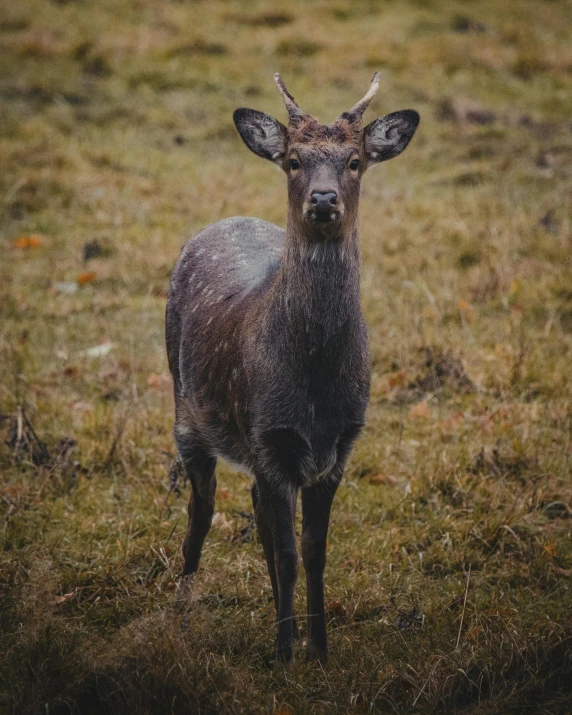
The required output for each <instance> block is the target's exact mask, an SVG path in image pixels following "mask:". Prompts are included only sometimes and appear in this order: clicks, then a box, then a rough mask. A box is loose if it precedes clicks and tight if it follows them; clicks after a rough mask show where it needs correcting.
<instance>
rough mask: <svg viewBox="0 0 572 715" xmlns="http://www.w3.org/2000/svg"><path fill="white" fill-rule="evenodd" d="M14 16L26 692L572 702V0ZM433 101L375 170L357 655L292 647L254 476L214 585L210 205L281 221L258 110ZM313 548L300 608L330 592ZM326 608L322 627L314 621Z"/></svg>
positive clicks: (236, 482)
mask: <svg viewBox="0 0 572 715" xmlns="http://www.w3.org/2000/svg"><path fill="white" fill-rule="evenodd" d="M3 5H4V8H3V10H2V12H1V14H0V156H1V165H2V171H1V172H0V310H1V314H2V320H1V324H0V412H1V415H2V416H1V418H0V421H1V424H0V430H1V431H2V436H1V441H0V465H1V474H0V599H1V603H2V606H1V609H0V633H1V636H0V638H1V640H0V652H1V653H2V657H1V658H0V711H1V712H7V713H8V712H10V713H40V712H41V713H46V714H47V713H49V714H50V715H54V713H62V714H63V713H70V712H71V713H159V712H165V713H171V712H172V713H242V712H252V713H267V712H274V713H281V714H282V715H284V713H289V712H295V713H298V712H301V713H310V712H317V713H345V712H361V711H363V712H366V711H367V712H378V713H385V712H387V713H403V712H408V713H409V712H411V713H414V712H417V713H452V712H456V713H457V712H458V713H501V712H502V713H524V712H528V713H568V712H570V698H571V694H572V684H571V675H570V673H571V670H572V649H571V643H572V620H571V611H572V608H571V606H572V595H571V588H570V577H571V576H572V543H571V529H572V521H571V517H572V483H571V478H570V470H571V464H572V441H571V439H570V434H571V426H572V388H571V383H570V380H569V371H570V367H571V360H572V251H571V249H572V205H571V202H570V196H571V195H572V168H571V167H572V161H571V160H572V123H571V119H570V118H571V117H572V4H571V2H570V0H553V1H551V2H549V1H548V0H537V1H536V2H532V1H525V0H514V2H511V3H498V2H493V1H492V0H482V1H479V0H474V1H471V2H467V1H465V2H461V1H460V0H459V1H458V2H445V1H444V0H443V1H441V2H439V1H438V0H436V1H435V2H433V1H432V0H416V1H413V0H411V1H410V2H405V1H402V0H393V1H390V0H386V1H385V2H381V0H361V1H360V2H357V1H354V2H350V0H335V1H334V2H326V1H325V0H318V1H317V2H312V3H310V2H303V1H302V0H292V1H291V2H289V3H278V2H259V1H258V0H252V1H247V0H244V1H243V2H238V1H237V2H223V1H222V0H213V1H212V2H208V3H207V2H190V1H187V2H185V1H183V0H180V1H179V2H175V1H173V2H167V1H165V2H161V1H160V0H114V1H113V2H112V1H111V0H99V2H97V3H95V2H94V3H85V2H80V1H79V0H57V1H56V0H54V1H53V2H49V1H48V0H22V1H21V2H19V3H14V2H13V3H11V4H9V3H7V2H6V3H3ZM377 69H379V70H380V71H381V75H382V82H381V88H380V91H379V93H378V95H377V96H376V98H375V99H374V101H373V102H372V104H371V108H370V109H369V110H368V113H367V118H369V120H371V119H373V118H374V117H375V116H378V115H382V114H385V113H387V112H390V111H395V110H398V109H405V108H408V107H411V108H414V109H417V110H418V111H419V113H420V114H421V124H420V128H419V130H418V132H417V135H416V136H415V138H414V140H413V141H412V142H411V145H410V146H409V147H408V149H407V150H406V151H405V153H404V154H403V155H402V156H401V157H399V158H398V159H396V160H394V161H392V162H388V163H387V164H383V165H382V166H379V167H376V168H373V169H372V170H371V171H370V172H368V174H367V175H366V176H365V178H364V181H363V193H362V200H361V226H362V257H363V270H362V297H363V307H364V312H365V315H366V319H367V322H368V325H369V329H370V341H371V348H372V358H373V388H372V396H371V404H370V409H369V412H368V422H367V427H366V429H365V431H364V433H363V435H362V437H361V439H360V441H359V443H358V445H357V446H356V449H355V451H354V453H353V455H352V458H351V462H350V464H349V466H348V469H347V472H346V475H345V477H344V481H343V484H342V486H341V488H340V490H339V492H338V496H337V498H336V501H335V504H334V508H333V514H332V522H331V532H330V537H329V545H328V565H327V570H326V583H327V588H326V598H327V605H328V614H329V633H330V648H331V659H330V662H329V664H328V666H327V667H324V668H321V667H320V666H317V665H314V664H306V663H305V662H304V659H303V645H302V643H300V645H299V647H298V649H297V655H298V659H297V665H296V666H295V668H293V669H290V670H285V669H283V668H282V667H281V666H280V665H275V664H273V661H272V650H273V643H274V633H275V626H274V611H273V605H272V602H271V591H270V584H269V580H268V577H267V574H266V567H265V564H264V562H263V558H262V550H261V547H260V544H259V543H258V541H257V538H256V533H255V531H254V529H253V526H252V520H251V511H252V507H251V503H250V495H249V480H248V478H247V477H245V476H244V475H240V474H238V475H237V474H233V473H232V472H230V470H228V469H227V468H225V467H224V466H222V465H221V466H220V467H219V472H218V481H219V490H218V495H217V507H216V511H217V514H216V516H215V520H214V525H213V529H212V530H211V533H210V535H209V537H208V540H207V544H206V547H205V550H204V556H203V561H202V568H201V570H200V573H199V576H198V578H197V582H196V584H195V602H194V604H193V608H192V609H191V611H190V612H189V613H187V614H185V615H180V614H179V613H178V612H177V610H176V609H175V608H174V596H175V584H176V582H177V579H178V577H179V573H180V569H181V562H182V559H181V555H180V544H181V541H182V537H183V533H184V530H185V527H186V508H185V507H186V500H187V498H188V492H189V490H188V485H184V484H183V483H182V481H181V482H180V484H179V485H177V483H176V472H175V471H172V472H171V476H172V479H171V480H170V479H169V470H170V467H171V464H172V458H173V456H174V444H173V440H172V435H171V429H172V423H173V409H172V395H171V384H170V378H169V376H168V369H167V364H166V357H165V351H164V344H163V315H164V308H165V296H166V290H167V284H168V279H169V274H170V271H171V269H172V267H173V265H174V262H175V260H176V258H177V255H178V252H179V249H180V246H181V244H182V243H183V241H184V240H186V238H188V237H189V236H191V235H193V234H194V233H196V232H197V231H198V230H199V229H200V228H201V227H203V226H205V225H206V224H208V223H210V222H212V221H215V220H218V219H220V218H222V217H225V216H232V215H248V216H258V217H260V218H263V219H266V220H270V221H274V222H276V223H279V224H281V225H283V224H284V221H285V215H286V192H285V180H284V177H283V176H281V174H279V173H278V172H276V170H275V168H274V167H273V166H272V165H271V164H270V163H268V162H263V161H262V160H259V159H257V158H256V157H254V156H253V155H252V154H250V153H249V152H248V151H247V150H246V148H245V147H244V146H243V145H242V142H241V141H240V139H239V137H238V136H237V134H236V131H235V129H234V127H233V125H232V121H231V115H232V112H233V110H234V109H235V108H236V107H239V106H251V107H253V108H256V109H260V110H263V111H267V112H270V113H273V114H275V115H276V116H277V117H278V118H280V119H282V120H283V121H284V119H285V111H284V107H283V105H282V102H281V99H280V97H279V95H278V92H277V91H276V88H275V86H274V83H273V81H272V73H273V72H274V71H280V72H282V74H283V77H284V79H285V81H286V83H287V86H288V87H289V89H290V90H291V92H292V93H293V94H294V96H295V97H296V99H297V100H298V101H299V103H300V104H301V106H302V107H303V109H305V110H306V111H309V112H312V113H314V114H315V115H317V116H318V117H319V118H320V119H321V120H322V121H332V120H333V119H334V117H335V116H337V115H338V114H340V113H341V112H342V111H344V110H345V109H348V108H349V107H350V106H351V105H352V104H354V102H355V101H357V99H359V98H360V97H361V96H362V95H363V94H364V93H365V91H366V90H367V88H368V86H369V81H370V79H371V75H372V73H373V71H374V70H377ZM304 604H305V592H304V584H303V578H302V579H301V580H300V582H299V585H298V589H297V600H296V611H297V613H298V614H299V615H300V616H301V621H303V613H304V608H305V605H304ZM303 636H304V632H302V639H303Z"/></svg>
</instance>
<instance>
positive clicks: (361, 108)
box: [340, 72, 381, 121]
mask: <svg viewBox="0 0 572 715" xmlns="http://www.w3.org/2000/svg"><path fill="white" fill-rule="evenodd" d="M380 79H381V74H380V73H379V72H376V73H375V74H374V75H373V78H372V80H371V85H370V87H369V89H368V91H367V92H366V94H365V96H364V97H363V98H362V99H360V101H359V102H357V103H356V104H354V106H353V107H352V108H351V109H350V110H349V111H348V112H344V113H343V114H342V117H343V118H344V119H349V120H350V121H355V120H356V119H361V117H362V114H363V113H364V112H365V110H366V109H367V108H368V106H369V103H370V102H371V100H372V99H373V97H374V95H375V93H376V92H377V90H378V89H379V81H380ZM340 118H341V117H340Z"/></svg>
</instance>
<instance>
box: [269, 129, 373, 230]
mask: <svg viewBox="0 0 572 715" xmlns="http://www.w3.org/2000/svg"><path fill="white" fill-rule="evenodd" d="M314 122H315V120H314ZM307 124H310V126H309V127H308V126H307ZM304 129H305V132H304V131H300V130H298V131H296V132H292V131H291V132H289V134H290V137H289V141H288V142H287V145H286V150H285V153H284V159H283V162H282V168H283V169H284V171H285V172H286V175H287V177H288V203H289V209H290V216H291V217H293V218H295V219H296V220H298V221H306V222H309V223H311V224H321V226H320V228H321V229H323V230H328V226H327V224H334V225H337V224H340V223H345V222H347V221H350V220H352V219H354V218H355V216H356V213H357V207H358V201H359V188H360V180H361V176H362V165H363V152H362V150H361V146H360V143H359V142H358V141H355V138H354V137H353V136H351V135H349V133H346V132H344V131H343V129H342V127H339V126H338V125H335V124H333V125H329V126H324V125H320V124H318V123H317V122H315V124H314V126H312V122H307V123H306V124H305V125H304ZM292 135H293V136H292ZM334 227H335V226H331V228H332V229H334Z"/></svg>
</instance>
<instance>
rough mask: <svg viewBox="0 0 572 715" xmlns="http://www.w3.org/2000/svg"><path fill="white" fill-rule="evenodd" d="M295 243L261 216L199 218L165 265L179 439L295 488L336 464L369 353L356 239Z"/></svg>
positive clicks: (350, 432) (359, 407)
mask: <svg viewBox="0 0 572 715" xmlns="http://www.w3.org/2000/svg"><path fill="white" fill-rule="evenodd" d="M356 239H357V237H356ZM296 244H298V242H296V241H295V240H292V241H289V240H288V235H287V233H286V232H285V231H284V230H283V229H281V228H279V227H278V226H274V225H273V224H269V223H267V222H265V221H260V220H259V219H251V218H242V217H235V218H231V219H226V220H224V221H219V222H217V223H215V224H212V225H211V226H209V227H207V228H206V229H205V230H204V231H202V232H201V233H200V234H199V235H198V236H197V237H196V238H194V239H192V240H190V241H189V242H187V244H186V245H185V247H184V248H183V251H182V253H181V256H180V259H179V262H178V264H177V266H176V268H175V271H174V273H173V276H172V280H171V291H170V298H169V309H168V312H167V339H168V354H169V365H170V368H171V372H172V374H173V377H174V380H175V384H176V400H177V423H176V430H177V436H178V439H181V438H182V439H184V437H185V436H186V435H191V436H192V438H193V440H200V441H201V442H202V443H203V444H204V446H205V447H206V448H207V449H208V451H209V452H210V454H212V455H215V456H217V457H223V458H224V459H225V460H226V461H228V462H230V463H232V464H235V465H237V466H238V467H239V468H240V469H241V470H242V471H244V472H247V473H249V474H251V475H252V476H255V475H256V473H257V472H258V473H260V472H261V471H262V470H264V472H265V474H266V475H267V476H268V478H269V479H270V480H271V481H272V482H273V483H274V484H276V485H277V486H278V487H279V488H281V487H282V486H283V487H285V488H290V487H293V488H296V489H297V488H299V487H302V486H309V485H311V484H312V483H314V482H315V481H318V480H320V479H323V478H327V477H328V475H331V474H332V472H333V470H334V468H335V467H336V466H339V467H341V466H342V464H341V463H342V462H343V459H344V458H345V456H346V454H347V452H348V448H349V446H350V444H351V441H353V439H355V437H356V436H357V434H358V432H359V429H360V427H361V426H362V424H363V419H364V414H365V409H366V406H367V399H368V391H369V359H368V349H367V335H366V328H365V324H364V321H363V318H362V315H361V311H360V305H359V264H358V262H359V256H358V251H357V241H356V243H355V245H351V246H348V245H347V244H346V243H342V242H340V243H338V244H336V245H335V246H330V245H327V244H319V245H317V246H315V247H312V248H310V249H309V250H304V251H303V252H302V253H301V254H298V253H297V249H296ZM293 253H295V254H297V255H292V254H293ZM283 447H284V448H285V449H284V448H283ZM285 450H286V452H287V454H281V452H284V451H285ZM285 458H286V459H285ZM285 482H287V483H285Z"/></svg>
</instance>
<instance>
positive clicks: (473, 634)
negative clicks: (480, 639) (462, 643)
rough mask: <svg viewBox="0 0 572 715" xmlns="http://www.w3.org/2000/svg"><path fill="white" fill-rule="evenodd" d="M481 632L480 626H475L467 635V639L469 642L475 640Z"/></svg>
mask: <svg viewBox="0 0 572 715" xmlns="http://www.w3.org/2000/svg"><path fill="white" fill-rule="evenodd" d="M482 630H483V627H482V626H475V627H474V628H471V630H470V631H469V632H468V633H467V638H468V639H469V640H470V641H474V640H476V638H477V636H478V635H479V633H480V632H481V631H482Z"/></svg>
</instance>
